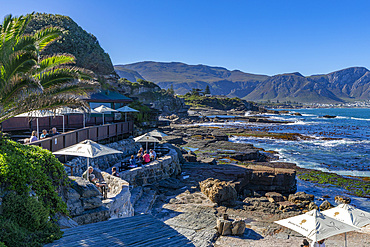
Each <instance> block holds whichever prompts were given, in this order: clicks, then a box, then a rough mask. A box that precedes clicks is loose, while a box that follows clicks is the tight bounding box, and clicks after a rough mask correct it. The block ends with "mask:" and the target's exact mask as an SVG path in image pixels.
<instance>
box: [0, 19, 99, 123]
mask: <svg viewBox="0 0 370 247" xmlns="http://www.w3.org/2000/svg"><path fill="white" fill-rule="evenodd" d="M32 18H33V15H32V14H30V15H26V16H20V17H12V16H11V15H9V16H6V17H5V18H4V21H3V23H2V25H1V26H0V27H1V29H0V122H2V121H5V120H6V119H8V118H11V117H13V116H15V115H17V114H21V113H24V112H28V111H32V110H43V109H53V108H57V107H61V106H79V107H85V108H86V107H87V105H86V103H85V102H84V101H82V100H81V99H79V98H78V97H76V95H79V94H84V93H85V92H86V91H87V90H92V89H93V88H94V87H93V86H92V85H91V84H90V82H89V81H85V80H89V79H91V77H90V75H89V74H90V73H89V72H88V71H86V70H83V69H80V68H77V67H73V66H70V65H71V64H73V63H74V61H75V58H74V57H73V56H72V55H69V54H49V55H48V56H44V55H42V53H43V51H44V50H45V49H46V48H47V47H48V46H49V45H50V44H52V43H53V42H54V41H56V40H57V39H58V38H59V37H60V35H61V30H60V28H58V27H52V26H49V27H45V28H42V29H40V30H38V31H37V32H35V33H33V34H32V35H26V34H25V33H24V32H25V29H26V28H27V25H28V24H29V22H30V20H31V19H32Z"/></svg>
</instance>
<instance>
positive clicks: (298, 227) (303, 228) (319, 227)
mask: <svg viewBox="0 0 370 247" xmlns="http://www.w3.org/2000/svg"><path fill="white" fill-rule="evenodd" d="M275 223H277V224H279V225H282V226H285V227H287V228H290V229H292V230H294V231H296V232H298V233H300V234H302V235H303V236H306V237H307V238H309V239H311V240H312V241H313V242H312V244H311V245H312V246H313V245H314V243H315V242H317V241H320V240H322V239H325V238H328V237H331V236H334V235H338V234H341V233H345V232H350V231H355V230H358V228H357V227H355V226H351V225H348V224H345V223H343V222H341V221H339V220H336V219H333V218H331V217H328V216H326V215H324V214H322V213H320V212H319V211H318V210H316V209H314V210H312V211H310V212H307V213H305V214H301V215H298V216H294V217H290V218H287V219H284V220H279V221H275Z"/></svg>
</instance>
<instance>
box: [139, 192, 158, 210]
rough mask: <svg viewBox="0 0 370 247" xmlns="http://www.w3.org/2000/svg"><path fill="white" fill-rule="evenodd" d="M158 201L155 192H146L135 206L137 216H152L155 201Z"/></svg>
mask: <svg viewBox="0 0 370 247" xmlns="http://www.w3.org/2000/svg"><path fill="white" fill-rule="evenodd" d="M156 199H157V192H156V191H154V190H147V191H144V192H143V194H142V196H141V198H140V199H139V200H138V201H137V202H136V203H135V204H134V212H135V215H140V214H150V210H151V209H152V207H153V204H154V202H155V200H156Z"/></svg>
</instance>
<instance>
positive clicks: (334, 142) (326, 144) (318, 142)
mask: <svg viewBox="0 0 370 247" xmlns="http://www.w3.org/2000/svg"><path fill="white" fill-rule="evenodd" d="M303 142H306V143H312V144H314V145H316V146H322V147H336V146H340V145H353V144H369V143H370V140H358V141H357V140H351V139H340V140H320V138H316V140H310V141H303Z"/></svg>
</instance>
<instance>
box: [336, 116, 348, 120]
mask: <svg viewBox="0 0 370 247" xmlns="http://www.w3.org/2000/svg"><path fill="white" fill-rule="evenodd" d="M336 119H349V117H344V116H337V117H336Z"/></svg>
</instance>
